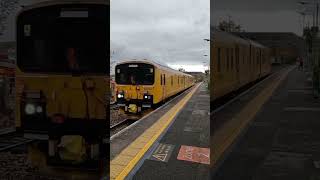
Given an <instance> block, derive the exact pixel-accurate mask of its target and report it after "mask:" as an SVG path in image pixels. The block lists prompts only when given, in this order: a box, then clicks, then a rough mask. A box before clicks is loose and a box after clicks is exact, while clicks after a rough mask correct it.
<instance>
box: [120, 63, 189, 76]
mask: <svg viewBox="0 0 320 180" xmlns="http://www.w3.org/2000/svg"><path fill="white" fill-rule="evenodd" d="M126 63H146V64H151V65H153V66H155V67H157V68H159V69H163V70H166V71H171V72H174V73H177V74H180V75H185V76H189V77H193V76H192V75H190V74H187V73H183V72H181V71H178V70H175V69H172V68H170V67H168V66H165V65H162V64H160V63H157V62H154V61H151V60H147V59H141V60H137V59H132V60H124V61H122V62H119V63H117V64H116V66H117V65H120V64H126Z"/></svg>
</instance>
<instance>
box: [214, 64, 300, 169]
mask: <svg viewBox="0 0 320 180" xmlns="http://www.w3.org/2000/svg"><path fill="white" fill-rule="evenodd" d="M293 69H294V67H290V68H288V69H286V70H283V71H282V73H280V76H277V77H276V79H275V80H274V81H272V83H271V84H270V85H268V86H267V87H266V88H264V89H263V91H262V92H260V93H259V94H258V95H257V96H256V97H255V98H254V99H252V100H251V101H250V102H249V103H248V104H247V105H246V106H245V107H244V108H243V109H242V110H241V111H240V113H238V114H236V115H235V116H234V117H233V118H232V119H231V120H230V121H228V122H226V123H225V124H224V125H223V126H222V127H221V128H219V129H217V130H216V132H215V134H214V135H213V137H212V138H211V144H212V146H213V147H215V149H214V151H213V153H212V161H211V162H212V164H211V165H212V166H214V165H215V164H216V163H217V162H218V161H219V160H220V159H222V158H223V155H224V154H225V153H226V152H227V150H228V149H229V148H230V147H231V145H232V144H233V143H234V141H235V140H236V138H237V137H238V136H239V135H240V134H241V133H242V132H243V130H244V129H245V128H246V127H247V125H248V124H249V123H250V122H251V120H252V119H254V117H255V115H256V114H257V112H258V111H259V110H260V109H261V108H262V105H263V104H264V103H265V102H266V101H267V100H268V99H269V98H270V97H271V96H272V94H273V92H274V91H275V90H276V88H277V87H278V86H279V85H280V83H281V82H282V81H283V80H284V79H285V77H287V75H288V74H289V72H291V71H292V70H293Z"/></svg>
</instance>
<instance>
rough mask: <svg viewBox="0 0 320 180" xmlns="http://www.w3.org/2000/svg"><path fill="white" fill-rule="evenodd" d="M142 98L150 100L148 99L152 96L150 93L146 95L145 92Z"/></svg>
mask: <svg viewBox="0 0 320 180" xmlns="http://www.w3.org/2000/svg"><path fill="white" fill-rule="evenodd" d="M143 98H144V99H148V100H150V99H151V98H152V95H147V94H145V95H144V96H143Z"/></svg>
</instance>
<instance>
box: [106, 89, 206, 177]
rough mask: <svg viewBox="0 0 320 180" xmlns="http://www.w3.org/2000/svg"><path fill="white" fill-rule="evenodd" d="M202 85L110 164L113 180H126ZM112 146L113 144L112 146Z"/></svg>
mask: <svg viewBox="0 0 320 180" xmlns="http://www.w3.org/2000/svg"><path fill="white" fill-rule="evenodd" d="M200 85H201V83H199V84H198V85H196V86H195V87H194V88H193V89H192V90H191V91H190V92H189V93H188V94H187V95H186V96H185V97H184V98H183V99H182V100H180V101H179V102H178V103H177V104H176V105H174V106H173V107H172V108H171V109H170V110H169V111H168V112H167V113H165V114H164V115H163V116H162V117H161V118H160V119H159V120H158V121H157V122H155V123H154V124H153V125H152V126H151V127H150V128H149V129H147V130H146V131H145V132H143V133H142V134H141V135H140V136H139V137H138V138H137V139H136V140H135V141H133V142H132V143H131V144H130V145H129V146H128V147H126V148H125V149H124V150H123V151H121V153H120V154H119V155H117V156H116V157H115V158H114V159H113V160H112V161H111V162H110V177H111V179H116V180H120V179H124V178H125V177H126V176H127V175H128V174H129V173H130V172H131V170H132V169H133V168H134V167H135V165H136V164H137V163H138V162H139V160H140V159H141V158H142V157H143V155H144V154H145V153H146V152H147V151H148V150H149V148H150V147H151V146H152V145H153V143H154V142H155V141H156V140H157V139H158V137H159V136H160V135H161V133H162V132H163V131H164V130H165V129H166V128H167V127H168V126H169V124H170V123H171V122H172V121H173V120H174V117H175V116H176V115H177V114H178V113H179V112H180V110H181V109H182V108H183V107H184V106H185V105H186V103H187V102H188V101H189V100H190V98H191V97H192V95H193V94H194V93H195V92H196V90H197V89H198V88H199V86H200ZM111 145H112V144H111Z"/></svg>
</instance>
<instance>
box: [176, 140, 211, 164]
mask: <svg viewBox="0 0 320 180" xmlns="http://www.w3.org/2000/svg"><path fill="white" fill-rule="evenodd" d="M177 159H178V160H182V161H191V162H197V163H202V164H210V149H209V148H200V147H193V146H184V145H182V146H181V148H180V151H179V154H178V157H177Z"/></svg>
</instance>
